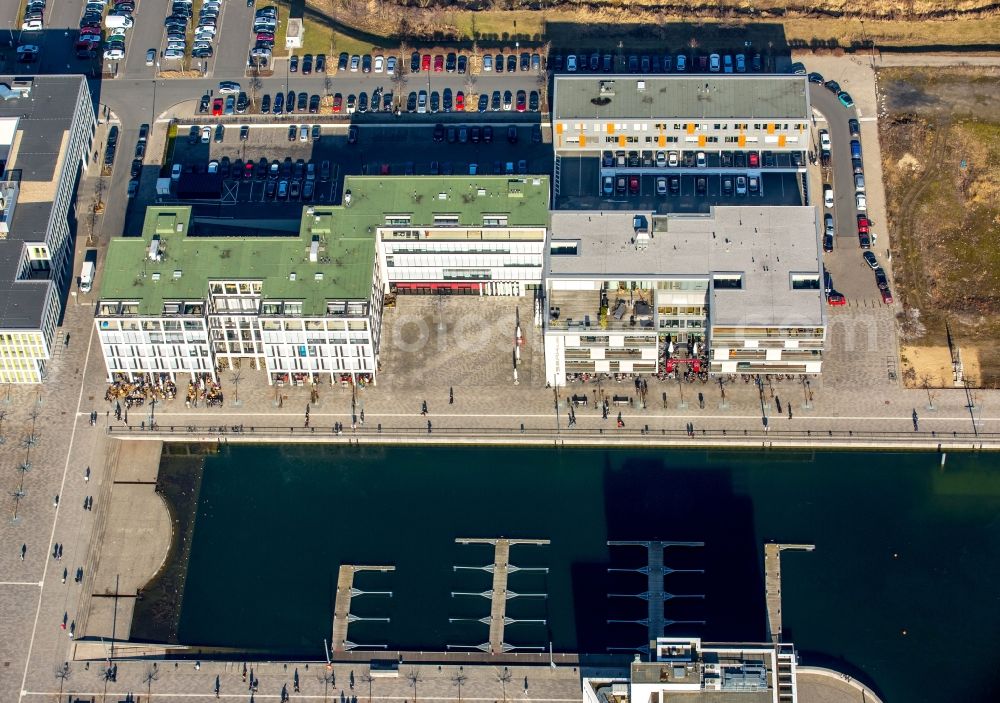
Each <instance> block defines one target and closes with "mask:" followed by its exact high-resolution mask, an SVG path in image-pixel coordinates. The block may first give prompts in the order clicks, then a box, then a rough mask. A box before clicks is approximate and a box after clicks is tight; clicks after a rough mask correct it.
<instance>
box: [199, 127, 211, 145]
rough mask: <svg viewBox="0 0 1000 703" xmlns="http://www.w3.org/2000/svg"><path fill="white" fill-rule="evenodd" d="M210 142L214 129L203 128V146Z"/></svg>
mask: <svg viewBox="0 0 1000 703" xmlns="http://www.w3.org/2000/svg"><path fill="white" fill-rule="evenodd" d="M210 141H212V128H211V127H202V128H201V143H202V144H208V143H209V142H210Z"/></svg>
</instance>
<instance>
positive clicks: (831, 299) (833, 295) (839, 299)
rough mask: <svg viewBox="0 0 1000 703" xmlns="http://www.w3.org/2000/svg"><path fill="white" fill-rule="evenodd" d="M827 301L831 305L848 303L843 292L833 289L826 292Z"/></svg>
mask: <svg viewBox="0 0 1000 703" xmlns="http://www.w3.org/2000/svg"><path fill="white" fill-rule="evenodd" d="M826 302H827V303H829V304H830V305H847V298H845V297H844V296H843V294H842V293H838V292H837V291H835V290H832V291H830V292H829V293H827V294H826Z"/></svg>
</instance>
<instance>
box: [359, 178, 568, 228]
mask: <svg viewBox="0 0 1000 703" xmlns="http://www.w3.org/2000/svg"><path fill="white" fill-rule="evenodd" d="M348 191H349V192H350V194H351V198H350V204H348V201H347V197H346V194H347V192H348ZM344 193H345V198H344V207H345V210H346V213H345V217H344V218H343V221H344V223H345V224H344V226H345V227H351V226H352V223H354V224H353V226H355V227H357V228H361V229H362V231H367V228H368V227H373V228H374V227H379V226H383V225H385V224H386V222H385V217H386V215H409V216H410V222H411V224H413V225H418V226H431V225H433V224H434V218H435V216H440V215H457V216H458V220H459V226H473V227H476V226H479V227H481V226H482V225H483V218H484V216H488V215H506V216H507V226H509V227H528V226H539V225H541V226H545V225H546V224H547V223H548V219H549V177H548V176H348V177H346V178H345V179H344ZM453 226H454V225H453ZM373 231H374V230H373Z"/></svg>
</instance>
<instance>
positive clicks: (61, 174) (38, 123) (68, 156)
mask: <svg viewBox="0 0 1000 703" xmlns="http://www.w3.org/2000/svg"><path fill="white" fill-rule="evenodd" d="M95 128H96V120H95V117H94V106H93V102H92V101H91V98H90V92H89V91H88V89H87V81H86V80H85V79H84V78H83V77H82V76H31V77H27V78H13V77H10V76H4V77H0V383H39V382H41V381H42V380H44V379H45V376H46V363H47V362H48V360H49V359H51V358H52V354H53V346H54V344H56V343H57V341H56V339H55V337H56V327H57V326H58V324H59V319H60V316H61V313H62V305H63V297H64V296H65V295H66V292H67V290H68V288H69V283H70V280H71V277H72V270H73V232H72V229H71V227H72V224H73V223H74V222H75V219H76V218H75V216H74V214H73V212H72V203H73V195H74V192H75V190H76V184H77V179H78V178H79V175H80V172H81V168H82V169H86V168H87V164H88V156H89V154H90V149H91V144H92V143H93V137H94V130H95Z"/></svg>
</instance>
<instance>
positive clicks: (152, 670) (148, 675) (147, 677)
mask: <svg viewBox="0 0 1000 703" xmlns="http://www.w3.org/2000/svg"><path fill="white" fill-rule="evenodd" d="M159 678H160V670H159V668H158V667H157V666H156V662H153V663H152V664H151V665H150V666H147V667H146V670H145V671H144V672H143V674H142V682H143V683H144V684H146V700H147V701H151V700H153V691H152V689H153V682H154V681H156V680H157V679H159Z"/></svg>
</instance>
